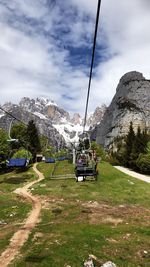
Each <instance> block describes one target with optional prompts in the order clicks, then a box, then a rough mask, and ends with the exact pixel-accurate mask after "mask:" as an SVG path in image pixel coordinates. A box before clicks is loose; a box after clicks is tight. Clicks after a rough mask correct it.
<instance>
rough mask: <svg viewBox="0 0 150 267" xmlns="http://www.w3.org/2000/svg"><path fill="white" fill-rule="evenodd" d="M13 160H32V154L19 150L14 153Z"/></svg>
mask: <svg viewBox="0 0 150 267" xmlns="http://www.w3.org/2000/svg"><path fill="white" fill-rule="evenodd" d="M13 158H14V159H16V158H27V159H30V160H32V154H31V152H30V151H28V150H26V149H20V150H18V151H17V152H15V154H14V155H13Z"/></svg>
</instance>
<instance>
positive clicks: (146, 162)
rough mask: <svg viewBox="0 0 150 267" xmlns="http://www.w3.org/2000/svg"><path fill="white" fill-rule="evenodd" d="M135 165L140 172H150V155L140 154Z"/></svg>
mask: <svg viewBox="0 0 150 267" xmlns="http://www.w3.org/2000/svg"><path fill="white" fill-rule="evenodd" d="M136 165H137V167H138V169H139V170H140V171H141V172H142V173H145V174H150V155H149V154H141V155H140V156H139V157H138V159H137V161H136Z"/></svg>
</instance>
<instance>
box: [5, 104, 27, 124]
mask: <svg viewBox="0 0 150 267" xmlns="http://www.w3.org/2000/svg"><path fill="white" fill-rule="evenodd" d="M0 109H1V110H2V111H3V112H4V113H6V114H7V115H8V116H10V117H12V118H13V119H15V120H16V121H19V122H21V123H22V124H24V125H27V124H26V123H25V122H23V121H21V120H20V119H18V118H16V117H15V116H14V115H12V114H11V113H10V112H8V111H6V110H5V109H3V108H2V107H0Z"/></svg>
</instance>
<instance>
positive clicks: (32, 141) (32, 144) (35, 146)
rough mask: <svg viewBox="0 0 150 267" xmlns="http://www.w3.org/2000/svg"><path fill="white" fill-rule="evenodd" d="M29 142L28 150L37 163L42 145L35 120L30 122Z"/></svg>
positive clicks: (28, 129)
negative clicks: (37, 155)
mask: <svg viewBox="0 0 150 267" xmlns="http://www.w3.org/2000/svg"><path fill="white" fill-rule="evenodd" d="M27 141H28V150H29V151H30V152H31V153H32V156H33V161H35V159H36V154H37V153H38V152H40V151H41V144H40V138H39V134H38V130H37V128H36V126H35V123H34V121H33V120H31V121H29V123H28V126H27Z"/></svg>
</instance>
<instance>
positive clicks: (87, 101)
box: [83, 0, 101, 132]
mask: <svg viewBox="0 0 150 267" xmlns="http://www.w3.org/2000/svg"><path fill="white" fill-rule="evenodd" d="M100 7H101V0H98V6H97V15H96V23H95V34H94V42H93V52H92V60H91V68H90V77H89V84H88V92H87V100H86V108H85V117H84V124H83V132H84V131H85V126H86V120H87V110H88V103H89V94H90V89H91V80H92V74H93V65H94V56H95V48H96V38H97V30H98V23H99V16H100Z"/></svg>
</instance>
